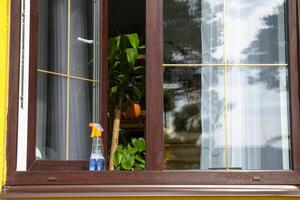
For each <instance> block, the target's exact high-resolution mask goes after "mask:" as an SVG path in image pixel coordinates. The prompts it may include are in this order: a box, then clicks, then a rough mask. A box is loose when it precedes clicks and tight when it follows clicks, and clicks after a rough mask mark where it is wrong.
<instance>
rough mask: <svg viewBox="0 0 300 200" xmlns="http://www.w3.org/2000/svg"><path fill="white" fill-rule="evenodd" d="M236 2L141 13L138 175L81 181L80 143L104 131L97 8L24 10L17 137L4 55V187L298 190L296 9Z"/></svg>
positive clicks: (15, 29) (103, 17)
mask: <svg viewBox="0 0 300 200" xmlns="http://www.w3.org/2000/svg"><path fill="white" fill-rule="evenodd" d="M238 2H239V3H237V2H235V1H227V0H222V1H213V0H212V1H209V0H204V1H188V0H184V1H177V0H164V1H163V2H162V1H159V0H147V1H145V5H146V9H145V10H146V13H145V16H146V101H145V102H146V118H145V120H146V122H145V124H146V127H145V129H146V131H145V136H146V170H145V171H136V172H120V171H114V172H112V171H105V172H96V173H92V172H89V171H88V169H87V167H86V166H87V163H88V161H87V159H88V157H89V145H88V137H85V138H84V137H83V135H82V132H89V131H88V127H86V126H84V124H88V122H90V121H99V122H100V123H101V124H102V125H103V126H104V129H105V130H107V127H108V125H107V124H108V120H107V109H108V108H107V107H108V102H107V92H106V91H107V87H108V73H107V72H108V70H107V59H106V58H107V42H108V30H107V29H108V28H107V27H108V21H109V19H108V16H109V15H108V13H107V12H108V5H107V4H108V2H107V1H106V0H101V1H100V0H99V1H79V0H78V1H77V0H76V1H73V0H72V1H71V0H64V1H43V0H40V1H38V0H31V1H30V36H29V37H28V38H27V39H26V35H25V36H24V37H25V39H23V40H22V41H30V48H29V54H28V55H27V56H28V60H29V62H28V64H29V67H28V69H29V71H28V74H29V75H28V76H29V84H28V87H29V95H28V102H29V103H28V105H29V107H28V110H29V111H28V118H26V119H28V122H27V121H25V122H24V123H25V125H24V127H26V126H27V125H28V136H26V135H25V137H24V136H22V134H23V135H24V133H23V131H22V130H17V126H16V125H15V123H16V122H17V121H18V109H17V108H18V105H20V104H19V101H18V95H19V94H18V88H19V84H18V83H17V81H15V80H16V79H15V74H20V75H21V74H22V71H21V70H22V69H23V68H22V67H21V68H20V65H19V62H18V61H17V60H18V59H16V58H19V55H18V54H19V52H17V51H18V50H19V49H18V48H17V50H16V49H14V48H12V49H11V51H12V54H11V72H10V97H9V98H10V104H9V120H8V121H9V122H8V127H9V130H8V133H9V134H8V144H9V145H8V148H7V155H8V158H9V160H8V178H7V184H8V185H11V186H13V185H71V184H77V185H120V184H121V185H133V184H135V185H163V184H164V185H165V184H166V185H206V184H218V185H219V184H231V185H238V184H251V185H252V184H254V185H255V184H273V185H276V184H287V185H292V184H299V173H300V172H299V159H298V158H297V157H298V155H299V154H300V143H299V142H298V141H300V135H299V130H300V127H299V125H300V124H299V102H298V101H299V100H298V68H297V67H298V60H297V29H296V27H297V23H296V2H295V1H293V0H289V1H287V0H286V1H285V0H276V1H272V2H270V1H253V2H251V3H249V2H247V1H238ZM25 5H27V6H28V4H25ZM23 6H24V5H23ZM20 8H21V4H20V2H17V1H14V2H12V15H13V19H14V20H13V22H16V23H15V24H14V23H13V22H12V27H11V29H12V31H11V32H12V36H11V37H12V38H11V47H18V45H19V43H20V40H19V34H20V27H21V26H20V22H21V16H20V13H19V9H20ZM25 16H26V14H25ZM27 16H29V15H27ZM27 20H28V18H27ZM24 27H25V28H26V23H25V26H24ZM25 33H26V31H25ZM21 44H22V43H21ZM20 49H22V48H20ZM21 55H22V54H21ZM24 56H26V54H24ZM21 60H22V59H21ZM21 66H22V65H21ZM24 69H26V67H25V68H24ZM25 75H26V73H25ZM20 78H22V76H20ZM25 80H26V77H25ZM20 83H22V81H21V82H20ZM21 88H22V87H21ZM25 94H26V93H25ZM19 122H23V121H20V120H19ZM24 132H26V131H24ZM17 139H18V140H22V139H25V140H28V145H27V146H26V147H25V149H18V148H21V146H20V145H17ZM104 140H105V143H107V142H108V138H107V137H106V138H104ZM106 146H107V144H106ZM17 149H18V151H20V152H22V151H25V152H27V158H26V159H25V161H26V162H25V163H26V165H25V167H24V166H23V165H22V163H24V162H21V165H20V168H19V169H21V170H16V169H17V166H18V162H19V157H18V156H19V155H20V154H19V155H17V154H16V152H17ZM25 154H26V153H25ZM22 158H24V157H21V158H20V159H21V160H22ZM96 188H97V189H99V190H101V186H99V187H98V186H97V187H96ZM103 188H104V187H103ZM103 188H102V189H103ZM116 188H118V187H116ZM134 189H136V188H131V190H134ZM11 190H13V187H11ZM103 190H105V189H103Z"/></svg>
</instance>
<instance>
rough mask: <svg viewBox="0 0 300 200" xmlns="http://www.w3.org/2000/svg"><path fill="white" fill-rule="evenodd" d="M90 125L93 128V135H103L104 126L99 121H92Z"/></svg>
mask: <svg viewBox="0 0 300 200" xmlns="http://www.w3.org/2000/svg"><path fill="white" fill-rule="evenodd" d="M89 127H91V128H92V132H91V137H101V135H102V132H103V131H104V130H103V128H102V126H101V125H100V124H98V123H90V124H89Z"/></svg>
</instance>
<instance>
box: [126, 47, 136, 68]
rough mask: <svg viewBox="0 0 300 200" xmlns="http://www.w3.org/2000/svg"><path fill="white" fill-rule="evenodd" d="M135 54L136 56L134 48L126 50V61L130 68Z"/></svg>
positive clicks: (133, 63) (133, 62) (134, 59)
mask: <svg viewBox="0 0 300 200" xmlns="http://www.w3.org/2000/svg"><path fill="white" fill-rule="evenodd" d="M137 54H138V52H137V49H135V48H129V49H126V56H127V61H128V63H129V64H130V65H131V66H134V65H135V61H136V58H137Z"/></svg>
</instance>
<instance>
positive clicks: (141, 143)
mask: <svg viewBox="0 0 300 200" xmlns="http://www.w3.org/2000/svg"><path fill="white" fill-rule="evenodd" d="M145 150H146V148H145V140H144V138H139V139H136V138H133V139H132V140H131V143H128V144H127V146H126V147H123V146H122V145H119V146H118V149H117V150H116V152H115V155H114V167H115V169H116V170H144V169H145Z"/></svg>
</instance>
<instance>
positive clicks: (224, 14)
mask: <svg viewBox="0 0 300 200" xmlns="http://www.w3.org/2000/svg"><path fill="white" fill-rule="evenodd" d="M225 3H226V2H225V0H223V24H224V123H225V124H224V126H225V148H226V149H225V150H226V151H225V154H226V155H225V158H226V171H229V150H228V126H227V46H226V45H227V43H226V40H227V38H226V13H225V10H226V4H225Z"/></svg>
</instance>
